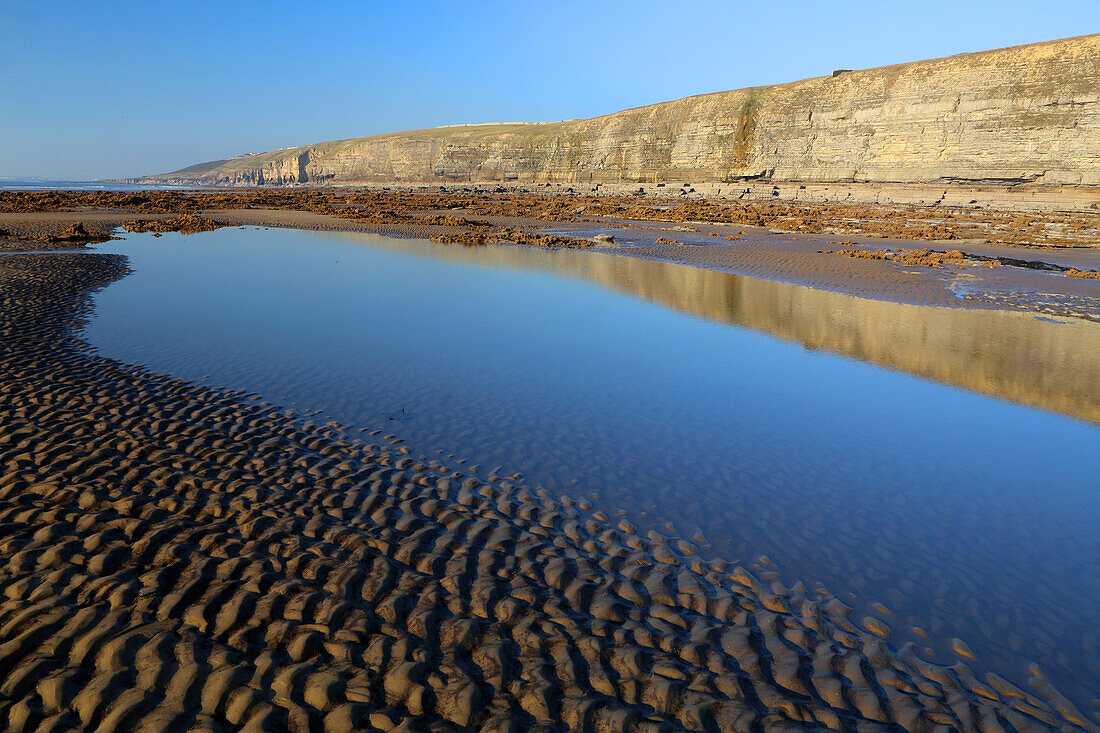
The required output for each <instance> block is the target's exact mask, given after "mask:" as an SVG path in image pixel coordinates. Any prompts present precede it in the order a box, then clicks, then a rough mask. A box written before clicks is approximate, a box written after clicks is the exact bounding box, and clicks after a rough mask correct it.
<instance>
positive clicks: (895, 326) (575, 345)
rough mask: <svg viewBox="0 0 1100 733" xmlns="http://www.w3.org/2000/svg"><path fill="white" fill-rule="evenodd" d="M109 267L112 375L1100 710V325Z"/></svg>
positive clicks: (384, 258) (666, 286) (498, 257)
mask: <svg viewBox="0 0 1100 733" xmlns="http://www.w3.org/2000/svg"><path fill="white" fill-rule="evenodd" d="M96 249H98V250H99V251H107V252H120V253H123V254H125V255H127V256H128V257H129V260H130V266H131V268H132V269H133V273H132V274H131V275H129V276H128V277H126V278H124V279H123V280H121V281H119V282H117V283H115V284H113V285H111V286H110V287H108V288H106V289H105V290H103V291H101V292H99V293H98V294H97V295H96V298H95V303H96V316H95V318H94V319H93V320H92V322H91V323H90V325H89V327H88V329H87V338H88V341H89V343H90V344H92V346H93V347H94V348H96V349H97V350H98V352H99V353H101V354H102V355H104V356H109V357H112V358H116V359H119V360H122V361H126V362H130V363H137V364H142V365H145V366H146V367H148V368H150V369H152V370H154V371H157V372H162V373H167V374H171V375H173V376H176V377H179V378H183V379H188V380H194V381H204V382H205V383H207V384H211V385H214V386H219V387H228V388H234V389H243V390H246V391H248V392H254V393H256V394H257V395H260V396H261V397H262V398H263V399H266V400H269V401H271V402H274V403H276V404H279V405H281V406H286V407H293V408H296V409H299V410H303V411H305V410H317V411H320V413H321V416H320V417H319V418H318V419H319V420H320V421H327V420H329V419H332V420H336V421H339V422H340V423H342V424H344V425H347V426H351V427H354V428H368V429H378V428H380V429H382V430H383V431H384V432H386V433H393V434H395V435H398V436H400V437H401V438H403V439H405V440H406V441H408V444H409V446H410V447H411V448H412V449H413V452H414V453H419V454H423V455H425V456H427V457H429V458H433V457H438V456H437V454H443V455H449V454H454V455H455V456H457V457H459V458H462V459H466V460H468V461H469V463H471V464H478V465H480V466H481V467H482V471H483V473H485V474H488V473H489V472H490V471H491V470H493V469H497V472H498V473H499V474H501V475H510V474H512V473H514V472H522V474H523V476H524V478H525V480H526V481H527V482H528V483H529V484H531V485H536V486H539V485H541V486H543V487H545V488H546V489H547V490H549V491H551V492H554V493H557V494H563V493H564V494H569V495H572V496H586V497H588V498H590V499H592V501H593V502H594V503H595V504H596V505H597V506H598V507H599V508H601V509H604V510H605V511H606V512H607V513H608V514H609V515H612V514H614V513H615V512H618V511H625V512H626V513H627V516H628V517H629V518H630V519H631V520H633V521H634V522H635V523H637V524H638V525H640V526H641V527H642V528H643V529H648V528H657V529H661V528H663V527H665V525H666V523H669V522H671V523H672V525H673V526H674V527H675V530H676V531H677V532H678V533H679V534H680V535H682V536H685V537H689V538H690V537H693V536H696V535H697V533H700V532H701V536H702V537H703V538H705V541H704V545H703V550H704V552H706V553H709V554H714V555H718V556H721V557H724V558H726V559H728V560H732V561H738V562H740V563H742V564H743V565H745V566H746V567H748V568H750V569H752V570H753V571H754V572H755V573H756V574H757V575H758V577H761V578H762V579H764V580H765V581H766V582H772V581H774V580H776V579H777V577H779V578H781V579H782V582H784V583H786V584H787V585H788V586H789V585H791V584H794V583H795V582H799V581H801V582H804V583H805V584H806V585H807V587H809V588H811V589H812V588H813V587H814V584H815V583H823V584H824V586H825V587H826V588H828V589H829V591H831V592H832V593H834V594H837V595H839V596H840V597H841V598H843V599H845V600H846V601H847V602H848V603H849V604H850V605H852V606H853V607H854V608H855V612H854V613H853V614H852V620H853V622H855V623H857V624H859V623H860V619H862V618H863V617H864V616H865V615H872V616H875V617H876V618H878V619H880V620H881V621H882V622H884V623H885V624H887V625H888V626H889V627H891V628H892V629H893V634H892V636H891V643H893V644H895V645H900V644H902V643H904V642H906V641H910V640H912V641H915V642H916V643H917V647H918V649H919V650H922V653H923V654H925V655H926V656H927V657H928V658H930V659H934V660H937V661H940V662H953V661H956V660H957V657H956V656H955V655H954V654H953V652H952V650H951V646H952V639H954V638H959V639H962V640H963V641H964V642H965V643H966V644H968V645H969V647H970V648H971V649H972V650H973V653H974V657H975V658H973V659H972V658H969V657H964V658H962V659H961V661H963V662H964V663H966V664H967V665H968V666H970V667H971V668H972V669H973V670H974V671H975V672H980V673H984V672H986V671H994V672H996V673H998V674H1001V675H1002V676H1005V677H1008V678H1009V679H1012V680H1013V681H1015V682H1017V683H1021V684H1022V683H1025V682H1026V679H1027V677H1028V676H1029V673H1028V672H1027V670H1026V668H1027V666H1028V664H1030V663H1033V662H1034V663H1038V664H1039V666H1040V667H1041V669H1042V671H1043V673H1045V674H1046V675H1047V676H1048V677H1049V678H1050V680H1051V681H1052V682H1053V683H1054V684H1055V685H1056V686H1057V687H1059V688H1060V689H1061V690H1062V691H1063V692H1064V693H1066V694H1067V695H1069V696H1070V697H1071V698H1072V699H1074V700H1075V701H1076V702H1077V703H1078V705H1079V706H1081V707H1082V708H1083V709H1084V710H1085V711H1086V712H1087V713H1091V712H1093V711H1092V710H1091V709H1090V707H1089V700H1090V699H1091V698H1092V697H1094V696H1096V695H1097V694H1098V693H1100V689H1098V688H1100V684H1098V683H1097V680H1100V635H1098V632H1097V626H1096V621H1097V619H1100V491H1098V489H1100V429H1098V427H1097V424H1098V423H1100V325H1098V324H1094V323H1086V322H1052V321H1049V320H1039V319H1036V318H1034V317H1033V316H1031V315H1028V314H1023V313H1009V312H1000V311H978V310H964V309H942V308H928V307H922V306H913V305H901V304H894V303H885V302H878V301H870V300H864V299H859V298H855V297H851V296H845V295H840V294H836V293H829V292H824V291H818V290H812V289H809V288H804V287H800V286H795V285H789V284H781V283H774V282H768V281H762V280H757V279H753V278H746V277H740V276H736V275H730V274H726V273H717V272H709V271H704V270H698V269H693V268H689V267H684V266H680V265H672V264H666V263H660V262H652V261H643V260H638V259H632V258H628V257H622V256H616V255H614V254H611V253H603V252H592V251H570V250H560V251H548V250H544V249H535V248H523V247H508V246H485V247H476V248H466V247H461V246H458V245H438V244H432V243H429V242H424V241H419V240H396V239H386V238H383V237H376V236H369V235H331V234H319V233H315V232H303V231H294V230H276V229H271V230H256V229H250V230H240V229H221V230H218V231H215V232H209V233H203V234H197V235H192V236H188V237H183V236H182V235H166V236H163V237H160V238H154V237H152V236H150V235H129V236H127V238H126V239H125V240H123V241H115V242H108V243H105V244H103V245H99V246H98V247H96ZM776 572H778V574H779V575H778V576H776V575H774V573H776ZM876 603H878V604H882V605H880V606H877V607H876V606H874V605H873V604H876ZM914 626H916V627H920V628H921V629H924V630H925V631H926V632H927V638H926V637H925V636H923V635H921V634H920V633H917V634H913V633H911V629H912V627H914Z"/></svg>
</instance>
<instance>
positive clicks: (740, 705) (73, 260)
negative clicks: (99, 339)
mask: <svg viewBox="0 0 1100 733" xmlns="http://www.w3.org/2000/svg"><path fill="white" fill-rule="evenodd" d="M124 272H125V264H124V261H123V260H122V258H119V257H116V256H111V255H87V254H72V255H69V254H61V255H19V256H14V255H13V256H10V257H5V258H4V259H3V260H2V261H0V369H2V370H3V374H4V375H5V376H4V379H3V382H2V383H0V425H2V428H3V429H2V430H0V588H2V596H0V719H6V720H7V721H8V726H9V728H10V729H12V730H42V731H45V730H65V729H71V728H86V729H97V730H165V729H168V730H184V729H192V730H236V729H247V730H294V731H298V730H302V731H305V730H310V731H322V730H324V731H351V730H375V729H378V730H433V731H434V730H473V729H476V730H541V731H551V730H564V729H569V730H594V731H611V730H631V731H658V730H699V731H703V730H706V731H715V730H721V731H728V730H765V729H767V730H782V729H792V730H793V729H803V728H806V727H812V728H829V729H845V730H855V729H859V730H877V729H881V730H896V729H897V728H898V726H900V727H902V728H904V729H907V730H934V729H941V730H948V729H951V728H954V729H963V730H982V731H1011V730H1037V729H1061V730H1070V729H1074V728H1075V727H1082V728H1083V727H1088V725H1089V724H1088V722H1087V721H1086V720H1085V718H1084V716H1083V715H1082V714H1081V713H1080V712H1079V711H1077V710H1076V709H1075V708H1074V707H1073V705H1072V704H1071V703H1069V702H1068V701H1067V700H1066V699H1065V698H1064V697H1062V696H1061V695H1059V694H1058V693H1057V692H1056V691H1055V690H1054V689H1053V688H1052V687H1051V686H1050V685H1049V683H1047V682H1046V681H1045V680H1044V679H1043V678H1042V676H1041V674H1037V675H1036V678H1035V679H1034V680H1033V690H1031V691H1025V690H1022V689H1018V688H1016V687H1014V686H1012V685H1011V684H1009V683H1007V682H1005V681H1004V680H1001V679H999V678H997V677H995V676H992V675H990V676H987V677H986V678H985V679H984V680H978V679H976V678H975V677H974V676H973V675H972V674H971V673H970V671H969V670H968V668H967V667H966V666H965V665H963V664H956V665H954V666H951V667H946V666H939V665H934V664H930V663H928V662H925V661H923V660H921V659H920V658H918V657H917V656H916V655H915V654H914V653H913V651H912V649H911V648H910V647H906V648H903V649H901V650H900V651H896V652H895V651H893V650H891V649H890V648H889V647H888V645H887V644H886V643H885V642H884V641H882V639H880V638H879V636H877V635H876V631H881V630H876V629H875V628H873V625H872V628H871V629H870V632H868V631H864V630H861V629H859V628H857V627H856V626H855V625H854V623H853V622H852V621H851V620H849V619H848V617H847V607H846V606H845V605H844V604H843V603H841V602H840V601H839V600H837V599H835V598H831V597H828V596H826V595H824V594H822V593H819V592H815V591H810V590H807V589H806V588H804V587H802V586H800V585H798V586H795V587H793V588H790V589H787V588H784V587H783V586H782V585H780V584H779V583H778V582H777V581H774V582H765V581H764V580H762V579H760V578H757V577H755V576H754V575H753V574H752V573H750V572H748V571H747V570H745V569H743V568H739V567H730V566H727V565H726V564H725V563H723V562H721V561H719V560H713V561H708V562H704V561H703V560H701V559H699V558H698V556H697V555H695V554H693V553H694V548H693V546H692V544H691V543H690V542H687V541H684V540H672V539H669V538H664V537H661V536H660V535H657V534H655V533H653V534H650V535H649V536H647V537H642V536H639V535H637V534H635V533H634V530H633V527H632V525H630V523H629V522H628V521H626V520H622V521H621V522H620V521H619V520H618V519H612V520H608V519H607V518H606V517H605V516H603V515H602V514H599V513H592V512H590V511H588V510H586V509H585V508H584V506H583V505H582V504H580V503H578V502H574V501H570V500H568V499H561V500H554V499H551V498H550V497H549V496H548V495H545V494H544V493H543V492H536V491H532V490H531V489H529V488H528V487H526V486H524V485H522V483H520V482H518V481H510V480H505V479H500V478H493V479H490V480H489V481H483V480H481V479H478V478H476V477H473V476H469V475H465V474H463V473H462V472H460V471H454V470H450V469H448V468H447V467H444V466H441V465H439V464H438V463H433V464H426V463H423V462H421V461H419V460H417V459H415V458H413V457H410V456H408V455H406V454H404V453H403V452H402V451H401V450H400V448H399V447H398V446H395V445H392V444H389V443H385V442H383V443H381V444H367V443H362V442H356V441H351V440H347V439H345V438H344V437H343V435H342V434H341V433H340V432H339V431H338V430H337V429H336V428H335V427H333V426H312V425H303V424H301V423H300V422H299V421H297V420H296V419H295V418H294V417H293V416H288V415H287V414H286V413H282V412H279V411H276V410H274V409H273V408H270V407H264V406H262V405H259V404H256V403H255V402H253V401H250V400H249V399H248V398H247V397H248V396H247V395H241V394H238V393H232V392H225V391H215V390H208V389H203V388H200V387H197V386H195V385H192V384H188V383H185V382H181V381H179V380H173V379H169V378H166V377H161V376H157V375H154V374H150V373H148V372H145V371H143V370H141V369H138V368H135V367H129V366H125V365H122V364H119V363H117V362H114V361H111V360H107V359H102V358H97V357H94V356H92V355H90V354H89V353H88V352H87V350H86V349H85V348H84V347H83V345H82V344H81V343H80V342H79V341H78V340H77V339H76V337H75V336H74V335H73V333H72V325H73V323H74V319H77V320H79V318H80V317H81V316H82V315H86V313H87V310H88V308H89V299H88V295H89V293H90V292H91V291H92V290H93V289H94V288H96V287H101V286H103V285H106V284H108V283H109V282H111V281H112V280H113V279H115V278H117V277H119V276H120V275H122V274H123V273H124ZM960 643H961V642H960ZM963 652H965V650H960V653H963Z"/></svg>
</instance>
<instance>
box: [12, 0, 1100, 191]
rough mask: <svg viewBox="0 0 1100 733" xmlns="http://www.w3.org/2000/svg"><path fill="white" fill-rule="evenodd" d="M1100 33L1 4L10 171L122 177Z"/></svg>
mask: <svg viewBox="0 0 1100 733" xmlns="http://www.w3.org/2000/svg"><path fill="white" fill-rule="evenodd" d="M1095 32H1100V2H1097V0H1065V1H1060V0H1046V1H1045V2H1034V1H1033V0H1029V1H1027V2H1024V1H1019V0H1001V1H1000V2H986V1H984V0H979V1H973V2H965V1H960V0H952V1H951V2H941V1H939V0H929V1H926V2H898V3H885V2H881V0H878V1H876V2H843V0H835V1H834V2H820V0H818V1H817V2H803V1H802V0H786V1H785V2H781V3H780V2H774V3H761V2H759V1H758V0H757V1H754V2H690V1H681V2H669V1H668V0H664V1H663V2H647V1H646V0H633V1H632V2H605V3H599V2H594V1H593V2H572V1H570V0H566V1H565V2H556V3H531V2H523V1H522V0H511V1H510V2H476V1H474V2H466V3H454V2H404V3H398V2H392V3H383V2H370V1H367V0H361V1H359V2H298V3H281V2H277V1H276V2H205V1H202V0H198V1H194V2H160V1H152V2H150V1H149V0H146V1H145V2H109V1H104V2H87V1H86V0H83V1H81V2H75V1H74V2H66V1H63V0H52V1H50V0H34V1H30V2H25V1H24V0H0V176H17V175H41V176H49V177H80V178H92V177H122V176H132V175H141V174H146V173H158V172H164V171H169V170H175V169H178V168H181V167H183V166H186V165H189V164H191V163H196V162H201V161H206V160H215V159H219V158H224V157H228V156H233V155H238V154H240V153H245V152H259V151H263V150H271V149H274V148H279V147H284V146H288V145H298V144H305V143H310V142H318V141H321V140H330V139H337V138H346V137H357V136H360V135H369V134H373V133H379V132H390V131H394V130H401V129H410V128H419V127H433V126H436V125H445V124H453V123H460V122H487V121H512V120H525V121H541V120H558V119H568V118H576V117H591V116H595V115H600V114H606V113H609V112H614V111H616V110H619V109H624V108H627V107H634V106H638V105H643V104H650V103H653V102H659V101H664V100H668V99H675V98H677V97H683V96H687V95H691V94H699V93H703V92H712V91H720V90H723V89H735V88H738V87H743V86H752V85H758V84H769V83H776V82H784V81H793V80H795V79H801V78H805V77H810V76H818V75H821V74H827V73H829V72H830V71H831V70H832V69H834V68H837V67H845V68H865V67H870V66H880V65H883V64H889V63H897V62H902V61H912V60H917V59H922V58H930V57H936V56H945V55H950V54H954V53H961V52H966V51H978V50H984V49H987V48H997V47H1001V46H1010V45H1016V44H1021V43H1030V42H1034V41H1043V40H1050V39H1054V38H1064V37H1066V36H1075V35H1083V34H1086V33H1095Z"/></svg>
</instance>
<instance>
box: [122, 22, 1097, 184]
mask: <svg viewBox="0 0 1100 733" xmlns="http://www.w3.org/2000/svg"><path fill="white" fill-rule="evenodd" d="M1097 79H1100V34H1096V35H1090V36H1080V37H1077V38H1069V39H1064V40H1058V41H1049V42H1046V43H1037V44H1031V45H1027V46H1017V47H1013V48H1006V49H998V50H994V51H984V52H980V53H972V54H963V55H959V56H951V57H947V58H942V59H934V60H930V61H917V62H912V63H906V64H897V65H894V66H884V67H880V68H875V69H866V70H862V71H846V70H840V71H839V73H837V72H834V73H833V74H832V75H830V76H823V77H817V78H813V79H805V80H803V81H798V82H793V83H790V84H782V85H777V86H768V87H756V88H751V89H739V90H736V91H729V92H718V93H715V94H704V95H700V96H695V97H688V98H686V99H680V100H676V101H673V102H665V103H662V104H655V105H651V106H648V107H639V108H637V109H630V110H625V111H622V112H618V113H615V114H612V115H607V116H604V117H597V118H593V119H588V120H572V121H568V122H553V123H538V124H494V125H461V126H455V127H443V128H436V129H430V130H416V131H411V132H400V133H392V134H388V135H376V136H372V137H363V138H356V139H351V140H341V141H335V142H327V143H319V144H316V145H309V146H304V147H297V148H287V149H284V150H279V151H276V152H272V153H262V154H258V155H247V156H242V157H239V158H234V159H232V160H222V161H215V162H212V163H204V164H201V165H197V166H192V167H190V168H185V169H183V170H181V171H177V172H175V173H169V174H165V175H162V176H153V177H150V178H147V179H143V180H144V181H146V182H153V181H157V182H165V181H175V182H183V183H201V184H217V185H248V186H254V185H285V184H300V183H311V184H324V183H383V182H407V183H418V182H420V183H422V182H437V183H443V182H455V181H520V182H527V181H559V182H560V181H566V182H620V181H638V182H649V181H656V180H695V181H698V180H718V181H737V180H750V179H772V180H788V181H824V182H850V181H855V182H862V181H866V182H901V183H929V184H947V183H967V184H975V183H980V184H1006V185H1014V184H1021V183H1031V184H1039V185H1065V184H1070V185H1100V85H1098V84H1097V83H1096V80H1097Z"/></svg>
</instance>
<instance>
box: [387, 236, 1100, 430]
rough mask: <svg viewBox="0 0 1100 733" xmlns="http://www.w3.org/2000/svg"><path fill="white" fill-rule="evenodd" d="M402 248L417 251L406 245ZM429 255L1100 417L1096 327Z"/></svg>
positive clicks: (605, 262)
mask: <svg viewBox="0 0 1100 733" xmlns="http://www.w3.org/2000/svg"><path fill="white" fill-rule="evenodd" d="M372 244H375V242H373V241H372ZM395 249H400V250H401V251H402V252H406V253H407V252H409V251H410V248H409V246H408V244H407V243H402V244H400V245H395ZM430 254H431V256H432V257H433V258H438V259H449V260H454V261H461V262H469V263H471V264H482V265H491V266H495V267H505V268H522V269H527V270H542V271H548V272H554V273H557V274H560V275H566V276H568V277H572V278H576V279H580V280H584V281H587V282H591V283H594V284H597V285H600V286H602V287H605V288H609V289H611V290H615V291H617V292H621V293H625V294H627V295H632V296H635V297H638V298H642V299H644V300H647V301H650V302H653V303H659V304H661V305H664V306H667V307H669V308H673V309H675V310H677V311H680V312H683V313H688V314H691V315H694V316H699V317H701V318H705V319H707V320H711V321H716V322H719V323H725V324H730V325H736V326H744V327H747V328H751V329H754V330H757V331H762V332H765V333H769V334H771V335H773V336H777V337H779V338H782V339H785V340H788V341H794V342H797V343H800V344H802V345H803V346H805V347H806V348H809V349H816V350H824V351H829V352H832V353H835V354H840V355H842V356H848V357H852V358H855V359H859V360H861V361H865V362H869V363H872V364H877V365H879V366H884V367H888V368H890V369H897V370H901V371H904V372H908V373H910V374H913V375H915V376H918V377H924V378H927V379H933V380H936V381H937V382H942V383H945V384H951V385H955V386H958V387H962V388H964V389H968V390H972V391H974V392H979V393H981V394H986V395H990V396H993V397H1000V398H1003V399H1007V400H1011V401H1013V402H1017V403H1020V404H1023V405H1028V406H1030V407H1037V408H1040V409H1044V410H1050V411H1052V412H1058V413H1061V414H1064V415H1068V416H1070V417H1074V418H1077V419H1080V420H1085V421H1088V422H1092V423H1098V424H1100V389H1097V388H1096V385H1098V384H1100V326H1097V325H1096V324H1091V323H1086V322H1053V321H1050V320H1042V319H1039V318H1036V317H1035V316H1034V315H1032V314H1029V313H1023V312H1013V311H999V310H984V309H971V308H935V307H929V306H921V305H908V304H903V303H893V302H889V301H881V300H869V299H864V298H858V297H854V296H851V295H845V294H842V293H834V292H829V291H826V290H817V289H814V288H809V287H803V286H798V285H791V284H788V283H780V282H772V281H768V280H759V279H756V278H750V277H742V276H740V275H733V274H730V273H725V272H716V271H713V270H703V269H699V268H695V267H689V266H686V265H676V264H670V263H666V262H654V261H651V260H642V259H636V258H633V257H626V256H618V255H613V254H604V253H602V252H591V251H589V252H577V251H569V250H558V251H546V250H541V249H528V248H523V247H511V246H499V247H496V246H495V247H478V248H465V247H460V246H457V245H432V246H431V252H430Z"/></svg>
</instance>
